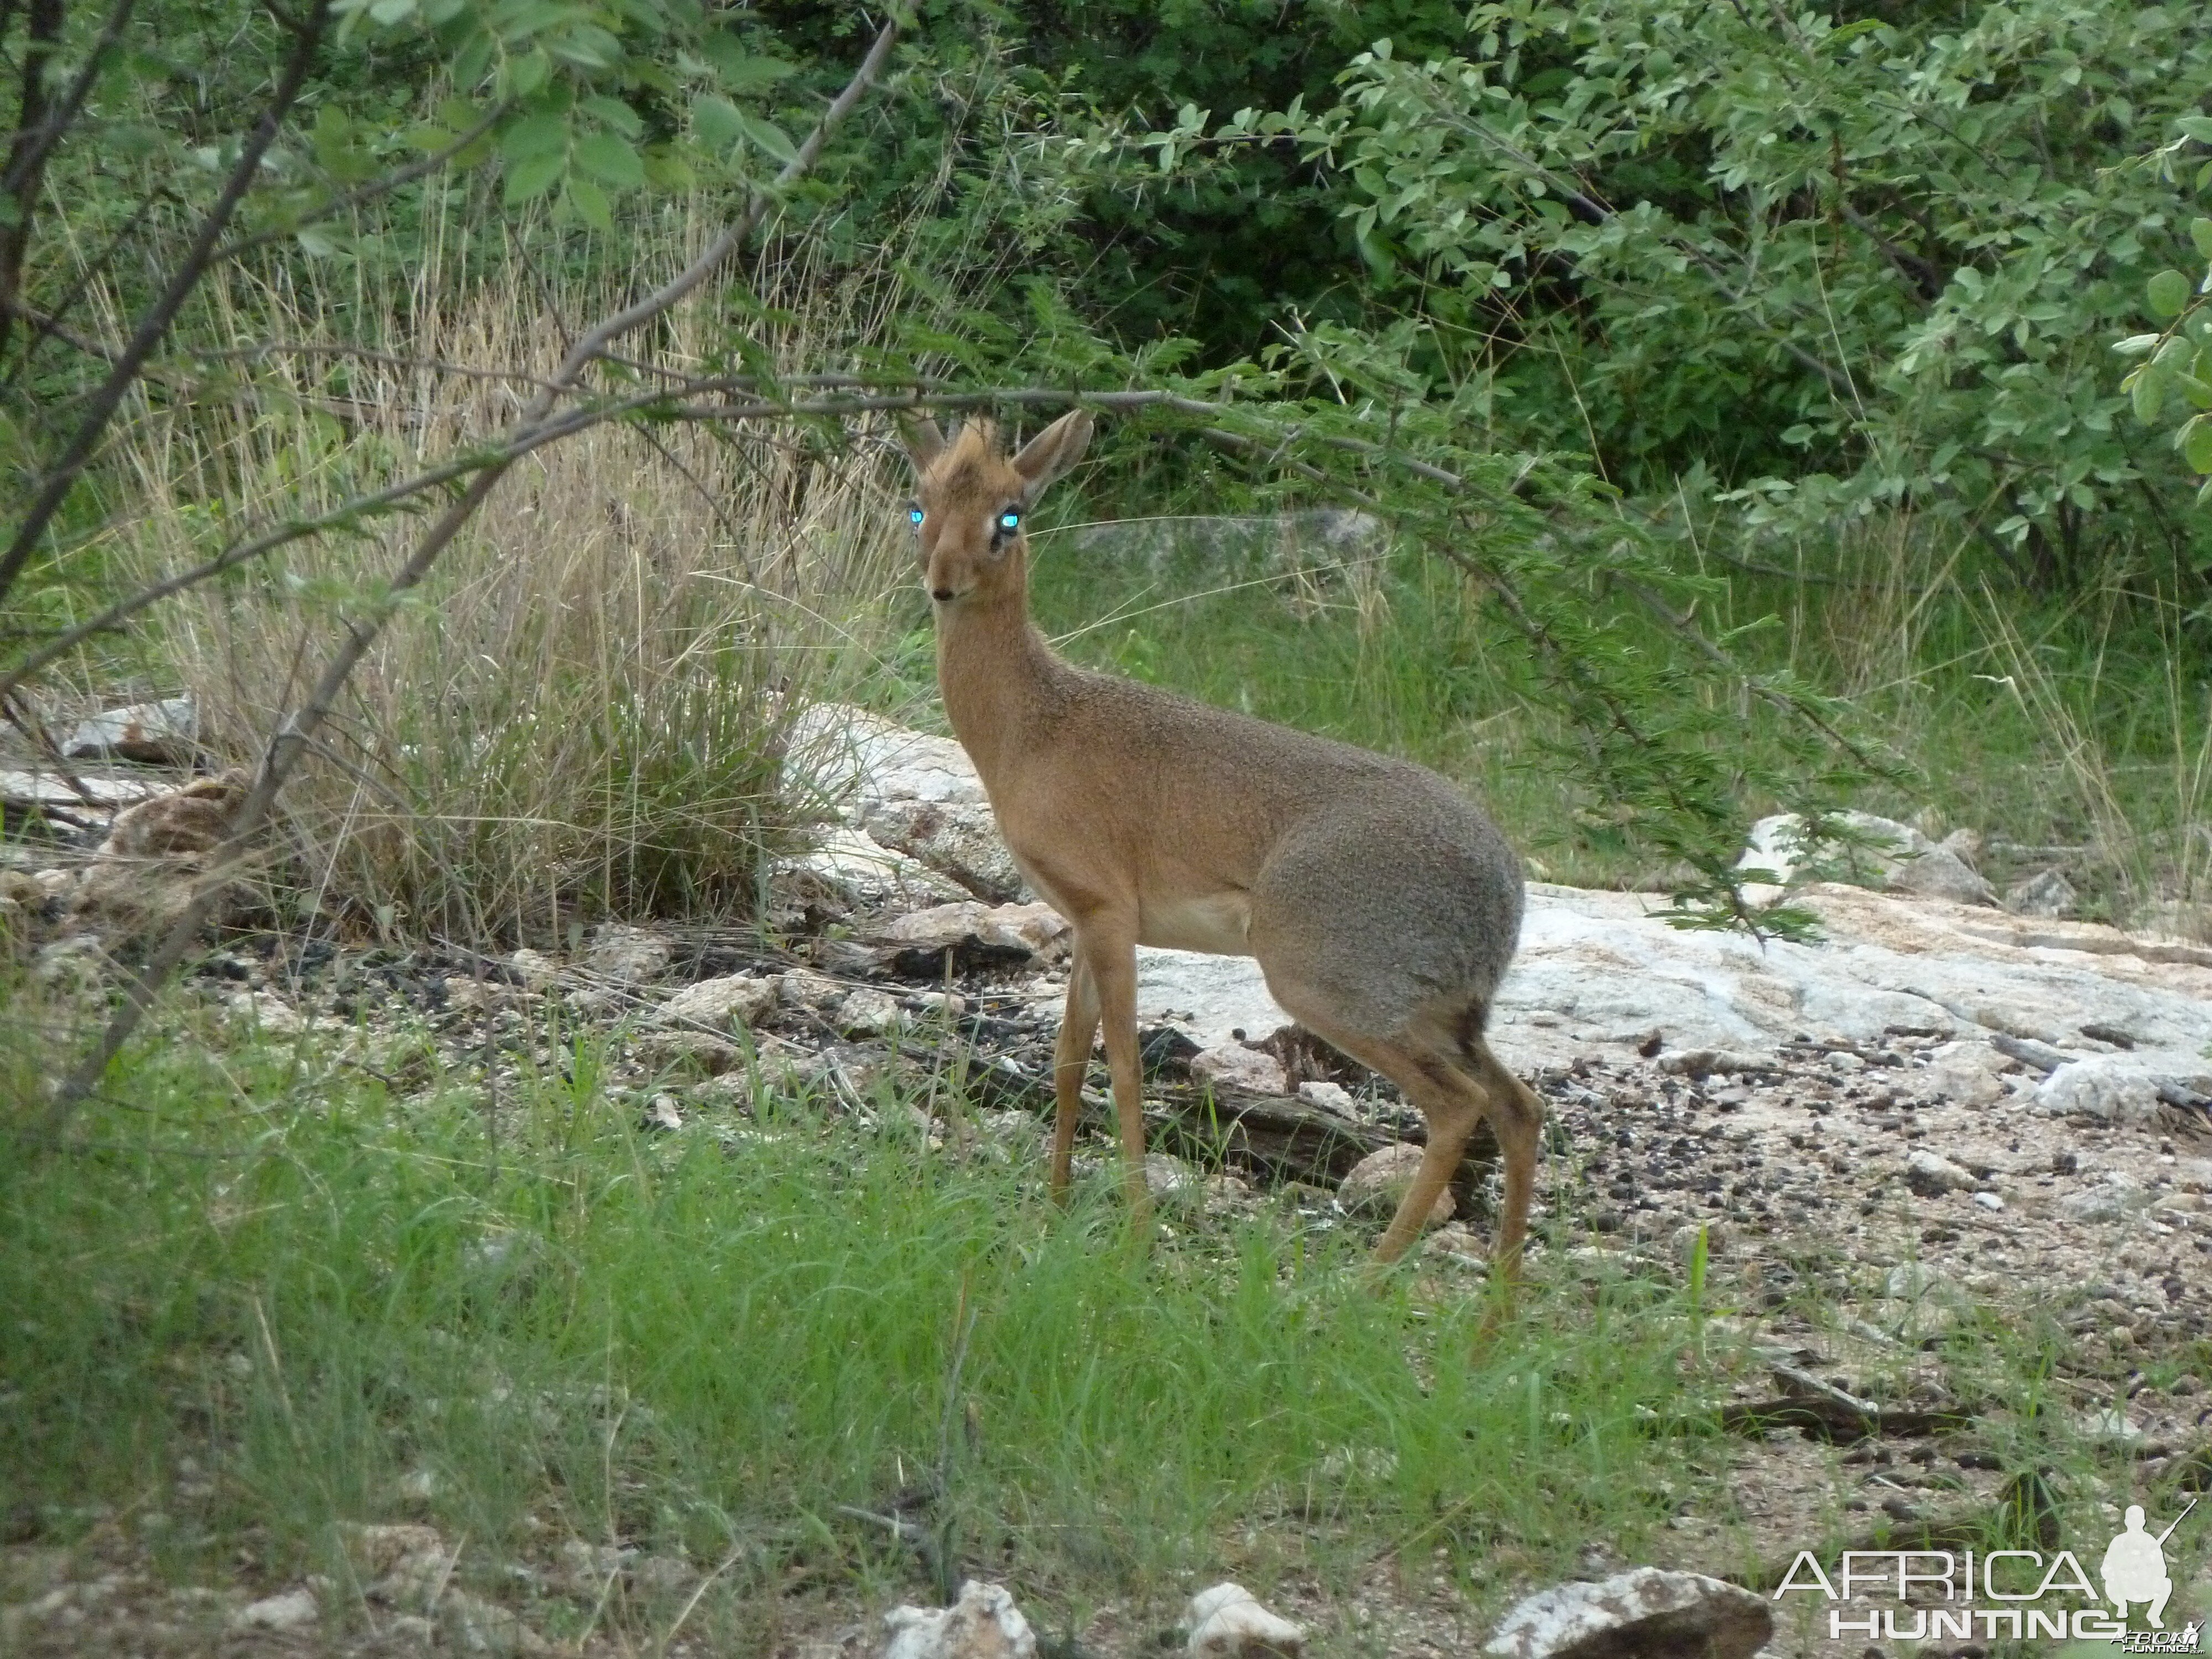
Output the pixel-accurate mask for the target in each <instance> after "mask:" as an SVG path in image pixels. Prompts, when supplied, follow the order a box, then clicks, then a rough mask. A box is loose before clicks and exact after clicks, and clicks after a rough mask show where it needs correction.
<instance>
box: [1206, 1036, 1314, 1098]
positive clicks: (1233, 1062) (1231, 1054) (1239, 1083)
mask: <svg viewBox="0 0 2212 1659" xmlns="http://www.w3.org/2000/svg"><path fill="white" fill-rule="evenodd" d="M1190 1073H1191V1075H1192V1076H1193V1077H1194V1078H1197V1079H1200V1081H1201V1082H1206V1083H1211V1084H1212V1085H1215V1086H1217V1087H1218V1088H1224V1089H1242V1090H1243V1091H1245V1092H1247V1093H1248V1094H1255V1095H1286V1094H1288V1093H1289V1092H1290V1091H1291V1085H1290V1080H1289V1079H1287V1078H1285V1076H1284V1075H1283V1063H1282V1061H1280V1060H1277V1059H1276V1058H1275V1057H1274V1056H1273V1054H1262V1053H1261V1052H1260V1050H1258V1049H1257V1048H1246V1047H1245V1046H1244V1045H1243V1043H1241V1042H1225V1043H1223V1044H1222V1045H1221V1046H1220V1047H1219V1048H1201V1049H1200V1051H1199V1052H1198V1053H1196V1054H1193V1055H1192V1056H1191V1057H1190Z"/></svg>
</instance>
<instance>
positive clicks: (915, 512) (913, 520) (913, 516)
mask: <svg viewBox="0 0 2212 1659" xmlns="http://www.w3.org/2000/svg"><path fill="white" fill-rule="evenodd" d="M906 521H907V522H908V524H920V523H921V508H920V507H908V508H907V510H906Z"/></svg>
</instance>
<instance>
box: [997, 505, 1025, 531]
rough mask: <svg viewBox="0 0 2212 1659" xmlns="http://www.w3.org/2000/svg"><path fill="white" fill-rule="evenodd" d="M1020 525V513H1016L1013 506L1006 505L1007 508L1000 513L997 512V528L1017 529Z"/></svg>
mask: <svg viewBox="0 0 2212 1659" xmlns="http://www.w3.org/2000/svg"><path fill="white" fill-rule="evenodd" d="M1021 527H1022V515H1021V514H1020V513H1017V512H1015V511H1014V510H1013V508H1012V507H1008V508H1007V509H1006V511H1005V512H1004V513H1000V514H999V528H1000V529H1001V530H1019V529H1020V528H1021Z"/></svg>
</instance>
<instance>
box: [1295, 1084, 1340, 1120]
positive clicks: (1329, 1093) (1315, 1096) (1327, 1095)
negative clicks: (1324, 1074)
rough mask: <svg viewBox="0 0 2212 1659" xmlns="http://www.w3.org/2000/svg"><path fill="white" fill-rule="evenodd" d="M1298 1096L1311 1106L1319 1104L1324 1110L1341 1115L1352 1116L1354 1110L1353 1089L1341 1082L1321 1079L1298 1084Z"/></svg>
mask: <svg viewBox="0 0 2212 1659" xmlns="http://www.w3.org/2000/svg"><path fill="white" fill-rule="evenodd" d="M1298 1098H1299V1099H1300V1100H1303V1101H1304V1102H1305V1103H1306V1104H1307V1105H1309V1106H1317V1107H1319V1108H1320V1109H1322V1111H1324V1112H1334V1113H1335V1114H1336V1115H1338V1116H1340V1117H1350V1116H1351V1115H1352V1094H1351V1091H1349V1090H1347V1089H1346V1088H1345V1087H1344V1085H1342V1084H1339V1083H1324V1082H1322V1081H1321V1080H1320V1079H1309V1080H1308V1081H1306V1082H1304V1083H1301V1084H1300V1085H1298Z"/></svg>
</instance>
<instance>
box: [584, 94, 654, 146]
mask: <svg viewBox="0 0 2212 1659" xmlns="http://www.w3.org/2000/svg"><path fill="white" fill-rule="evenodd" d="M577 107H578V108H579V109H580V110H582V111H583V112H585V113H586V115H590V116H592V117H594V118H597V119H598V120H599V121H600V122H601V123H602V124H604V125H606V126H609V127H611V128H613V129H614V131H617V132H619V133H620V134H622V136H623V137H625V138H639V137H643V136H644V134H645V123H644V122H643V121H642V120H641V119H640V118H639V117H638V112H636V111H635V110H634V109H632V108H631V107H630V106H629V105H628V104H625V103H624V102H623V100H621V99H619V98H608V97H604V96H595V97H591V98H586V100H584V101H583V102H582V103H581V104H580V105H578V106H577Z"/></svg>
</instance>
